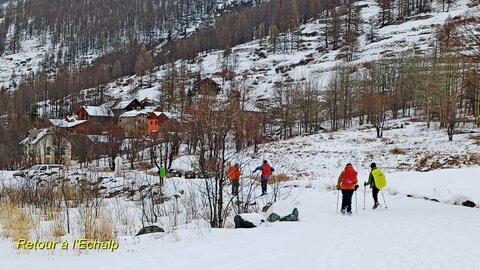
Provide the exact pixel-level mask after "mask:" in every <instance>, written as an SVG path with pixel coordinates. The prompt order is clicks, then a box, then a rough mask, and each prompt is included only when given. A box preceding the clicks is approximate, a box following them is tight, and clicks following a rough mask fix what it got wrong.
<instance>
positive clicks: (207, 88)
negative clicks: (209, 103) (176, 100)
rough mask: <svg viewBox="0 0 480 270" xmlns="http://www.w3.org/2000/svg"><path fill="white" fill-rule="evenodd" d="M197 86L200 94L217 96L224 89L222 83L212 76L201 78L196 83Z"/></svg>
mask: <svg viewBox="0 0 480 270" xmlns="http://www.w3.org/2000/svg"><path fill="white" fill-rule="evenodd" d="M195 88H196V92H197V93H198V94H200V95H209V96H216V95H218V94H219V93H220V91H221V90H222V88H221V87H220V85H219V84H218V83H216V82H215V81H214V80H212V79H210V78H205V79H201V80H199V81H198V82H197V83H196V85H195Z"/></svg>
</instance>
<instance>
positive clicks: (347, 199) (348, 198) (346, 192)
mask: <svg viewBox="0 0 480 270" xmlns="http://www.w3.org/2000/svg"><path fill="white" fill-rule="evenodd" d="M353 192H355V190H354V189H342V211H346V212H348V213H351V212H352V196H353Z"/></svg>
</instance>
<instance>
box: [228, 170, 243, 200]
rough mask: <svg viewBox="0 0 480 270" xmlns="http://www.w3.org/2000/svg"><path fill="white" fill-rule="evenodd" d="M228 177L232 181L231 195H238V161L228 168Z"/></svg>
mask: <svg viewBox="0 0 480 270" xmlns="http://www.w3.org/2000/svg"><path fill="white" fill-rule="evenodd" d="M228 178H230V182H232V195H233V196H237V195H238V188H239V187H240V182H239V180H240V165H239V164H238V163H236V164H235V166H233V167H231V168H230V169H228Z"/></svg>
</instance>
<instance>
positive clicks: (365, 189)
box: [363, 186, 367, 211]
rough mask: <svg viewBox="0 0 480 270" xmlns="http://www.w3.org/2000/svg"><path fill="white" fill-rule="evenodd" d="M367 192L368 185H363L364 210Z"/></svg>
mask: <svg viewBox="0 0 480 270" xmlns="http://www.w3.org/2000/svg"><path fill="white" fill-rule="evenodd" d="M366 194H367V187H366V186H363V210H364V211H365V196H366Z"/></svg>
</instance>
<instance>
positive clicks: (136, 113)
mask: <svg viewBox="0 0 480 270" xmlns="http://www.w3.org/2000/svg"><path fill="white" fill-rule="evenodd" d="M141 115H144V116H146V115H148V112H144V111H143V110H141V111H137V110H133V111H128V112H124V113H122V114H120V118H129V117H137V116H141Z"/></svg>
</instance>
